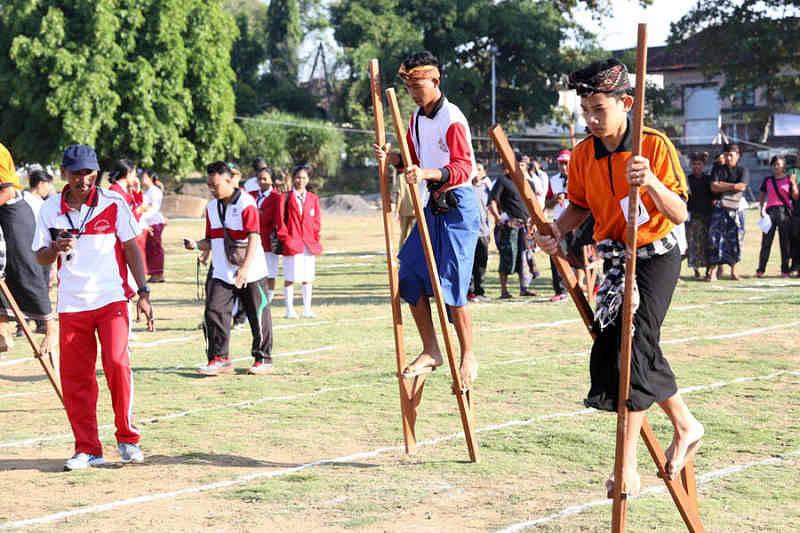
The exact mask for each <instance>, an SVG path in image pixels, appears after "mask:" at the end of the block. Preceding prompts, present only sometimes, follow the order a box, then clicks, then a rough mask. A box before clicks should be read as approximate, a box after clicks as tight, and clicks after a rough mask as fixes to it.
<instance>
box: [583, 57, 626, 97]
mask: <svg viewBox="0 0 800 533" xmlns="http://www.w3.org/2000/svg"><path fill="white" fill-rule="evenodd" d="M569 88H570V89H575V90H576V91H577V92H578V96H590V95H592V94H594V93H606V94H607V93H616V92H625V91H628V90H629V89H630V88H631V83H630V80H629V79H628V69H627V68H625V65H623V64H622V63H620V62H619V60H617V59H613V58H612V59H607V60H605V61H596V62H594V63H592V64H591V65H589V66H588V67H586V68H582V69H580V70H576V71H575V72H573V73H572V74H570V75H569Z"/></svg>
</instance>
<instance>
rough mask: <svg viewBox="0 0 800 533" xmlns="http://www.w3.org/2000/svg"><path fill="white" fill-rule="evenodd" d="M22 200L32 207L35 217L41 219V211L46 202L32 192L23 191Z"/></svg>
mask: <svg viewBox="0 0 800 533" xmlns="http://www.w3.org/2000/svg"><path fill="white" fill-rule="evenodd" d="M22 198H23V199H24V200H25V202H27V204H28V205H29V206H31V209H32V210H33V217H34V218H39V211H40V210H41V209H42V206H43V205H44V200H43V199H42V198H39V197H38V196H36V195H35V194H33V193H32V192H31V191H22Z"/></svg>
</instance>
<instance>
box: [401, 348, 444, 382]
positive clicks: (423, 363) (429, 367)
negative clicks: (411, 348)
mask: <svg viewBox="0 0 800 533" xmlns="http://www.w3.org/2000/svg"><path fill="white" fill-rule="evenodd" d="M429 351H430V352H431V353H426V352H422V353H421V354H419V355H418V356H417V358H416V359H414V361H413V362H412V363H411V364H410V365H408V366H406V367H405V368H404V369H403V377H405V378H412V377H414V376H419V375H420V374H429V373H431V372H433V371H434V370H436V369H437V368H438V367H440V366H442V363H443V362H444V361H443V359H442V354H441V353H440V352H438V351H436V352H434V351H433V350H429Z"/></svg>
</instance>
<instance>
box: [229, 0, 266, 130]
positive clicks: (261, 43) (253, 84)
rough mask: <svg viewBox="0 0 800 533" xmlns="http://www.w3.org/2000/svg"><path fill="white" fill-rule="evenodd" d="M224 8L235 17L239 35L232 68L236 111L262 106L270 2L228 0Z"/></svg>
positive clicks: (256, 109)
mask: <svg viewBox="0 0 800 533" xmlns="http://www.w3.org/2000/svg"><path fill="white" fill-rule="evenodd" d="M225 9H226V10H227V11H228V12H229V13H231V14H232V15H233V17H234V19H235V20H236V26H237V27H238V29H239V37H238V39H236V41H235V42H234V43H233V50H232V51H231V68H233V71H234V72H235V73H236V82H235V84H234V91H235V92H236V113H237V114H239V115H255V114H257V113H258V112H259V111H260V110H261V106H262V105H263V96H262V95H261V89H262V87H261V85H262V83H261V78H262V67H263V65H264V64H265V63H266V62H267V41H268V39H267V6H266V5H265V4H264V3H262V2H259V1H258V0H227V1H226V6H225Z"/></svg>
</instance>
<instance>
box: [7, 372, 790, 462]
mask: <svg viewBox="0 0 800 533" xmlns="http://www.w3.org/2000/svg"><path fill="white" fill-rule="evenodd" d="M785 375H786V376H800V370H779V371H776V372H772V373H770V374H765V375H763V376H746V377H740V378H735V379H733V380H731V381H718V382H714V383H709V384H706V385H696V386H693V387H687V388H684V389H680V392H681V393H682V394H691V393H694V392H701V391H705V390H712V389H720V388H723V387H726V386H729V385H736V384H741V383H747V382H752V381H770V380H774V379H776V378H778V377H781V376H785ZM389 379H394V378H389ZM372 385H374V382H370V383H361V384H358V385H349V386H347V387H331V388H323V389H319V390H317V391H313V392H307V393H298V394H291V395H286V396H264V397H262V398H256V399H255V400H242V401H238V402H234V403H231V404H223V405H215V406H210V407H200V408H197V409H190V410H186V411H181V412H178V413H170V414H165V415H161V416H157V417H151V418H146V419H143V420H137V421H136V423H137V424H142V425H146V424H151V423H153V422H158V421H164V420H174V419H177V418H183V417H185V416H189V415H194V414H197V413H203V412H207V411H218V410H222V409H232V408H237V407H250V406H254V405H258V404H262V403H266V402H285V401H292V400H297V399H301V398H306V397H315V396H320V395H322V394H325V393H328V392H340V391H344V390H351V389H357V388H366V387H371V386H372ZM576 412H577V413H581V414H585V413H590V412H592V409H583V410H581V411H576ZM546 416H547V417H563V416H565V415H564V414H563V413H556V414H553V415H546ZM545 420H549V418H545ZM523 422H524V421H523ZM529 422H530V420H529V421H528V423H529ZM490 427H493V426H490ZM112 429H114V426H113V425H112V424H105V425H103V426H101V427H100V428H99V430H100V431H101V432H102V433H105V432H107V431H110V430H112ZM71 438H72V434H71V433H57V434H51V435H43V436H41V437H33V438H30V439H22V440H16V441H6V442H0V449H3V448H28V447H31V446H36V445H39V444H44V443H45V442H58V441H62V440H67V439H71Z"/></svg>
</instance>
